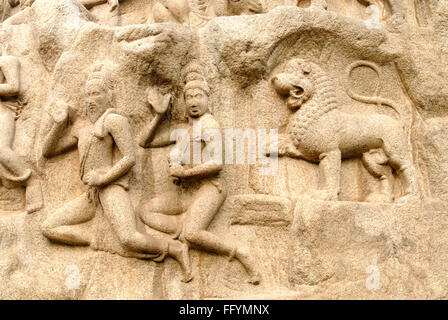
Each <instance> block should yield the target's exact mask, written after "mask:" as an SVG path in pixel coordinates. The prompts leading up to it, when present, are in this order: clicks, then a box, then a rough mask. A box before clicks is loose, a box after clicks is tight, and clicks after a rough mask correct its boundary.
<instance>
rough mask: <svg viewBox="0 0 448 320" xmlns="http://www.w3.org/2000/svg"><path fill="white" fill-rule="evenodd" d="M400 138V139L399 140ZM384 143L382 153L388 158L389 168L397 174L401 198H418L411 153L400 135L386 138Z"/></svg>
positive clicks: (415, 173)
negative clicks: (401, 193)
mask: <svg viewBox="0 0 448 320" xmlns="http://www.w3.org/2000/svg"><path fill="white" fill-rule="evenodd" d="M400 138H401V139H400ZM383 141H384V146H383V149H384V152H385V153H386V156H387V157H388V158H389V164H390V166H391V167H392V168H393V169H394V170H395V171H396V172H397V173H398V175H399V177H400V180H401V183H402V186H403V196H406V198H407V197H408V196H419V187H418V180H417V171H416V169H415V167H414V165H413V164H412V161H411V158H410V155H411V151H410V149H409V147H408V144H407V143H406V140H405V139H404V137H403V136H402V135H398V136H397V135H396V136H392V137H388V138H386V139H384V140H383Z"/></svg>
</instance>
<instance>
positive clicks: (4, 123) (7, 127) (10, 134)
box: [0, 56, 43, 213]
mask: <svg viewBox="0 0 448 320" xmlns="http://www.w3.org/2000/svg"><path fill="white" fill-rule="evenodd" d="M0 69H1V75H0V76H1V80H2V83H1V84H0V97H1V100H0V103H1V106H0V121H1V125H0V127H1V129H0V130H1V134H0V136H1V138H0V139H1V142H0V146H1V152H0V157H1V158H0V172H1V173H0V176H1V178H0V180H1V183H2V185H3V186H5V187H6V188H14V187H15V188H17V187H21V186H23V187H25V188H26V211H27V212H28V213H33V212H35V211H37V210H40V209H42V206H43V200H42V191H41V186H40V181H39V179H38V178H37V177H36V175H35V174H33V172H32V170H31V167H30V165H29V161H28V163H27V159H24V157H23V156H21V155H19V154H17V152H16V151H15V150H13V143H14V138H15V132H16V125H15V122H16V119H17V118H18V117H19V116H20V113H21V111H22V110H21V109H22V107H21V104H20V102H19V101H18V99H17V96H18V95H19V94H20V93H21V92H20V89H21V87H20V61H19V60H18V59H17V58H16V57H12V56H2V57H0ZM28 160H29V159H28Z"/></svg>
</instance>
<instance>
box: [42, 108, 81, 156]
mask: <svg viewBox="0 0 448 320" xmlns="http://www.w3.org/2000/svg"><path fill="white" fill-rule="evenodd" d="M60 107H61V106H60ZM55 117H56V120H55ZM51 121H52V126H51V129H50V131H49V132H48V134H47V135H46V136H45V138H44V142H43V146H42V155H43V156H44V157H46V158H50V157H53V156H56V155H58V154H61V153H64V152H66V151H68V150H70V149H72V148H73V147H75V146H76V145H77V144H78V139H77V138H76V137H75V136H73V135H71V134H70V135H65V136H64V131H65V130H66V129H67V128H68V126H69V110H68V107H61V110H59V112H57V113H56V114H55V115H54V117H53V116H52V119H51Z"/></svg>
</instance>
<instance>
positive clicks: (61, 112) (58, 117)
mask: <svg viewBox="0 0 448 320" xmlns="http://www.w3.org/2000/svg"><path fill="white" fill-rule="evenodd" d="M50 113H51V116H52V118H53V120H54V122H56V123H58V124H60V123H64V122H66V121H67V120H68V119H70V116H71V115H72V109H71V108H70V106H69V105H68V104H65V103H58V104H57V105H56V106H55V107H54V108H53V110H51V111H50Z"/></svg>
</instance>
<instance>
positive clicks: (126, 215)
mask: <svg viewBox="0 0 448 320" xmlns="http://www.w3.org/2000/svg"><path fill="white" fill-rule="evenodd" d="M100 201H101V205H102V207H103V211H104V215H105V216H106V218H107V219H108V220H109V222H110V224H111V226H112V229H113V230H114V231H115V233H116V235H117V237H118V239H119V240H120V243H121V245H122V246H123V247H124V248H125V249H126V250H129V251H131V252H137V253H145V254H149V255H154V256H153V257H152V259H154V260H155V261H162V260H163V259H164V258H165V256H166V254H169V255H171V256H172V257H173V258H174V259H176V260H177V261H178V262H179V264H180V266H181V268H182V269H183V271H184V272H185V274H184V276H185V278H184V281H189V280H191V267H190V261H189V257H188V247H187V246H186V245H184V244H182V243H181V242H179V241H174V240H171V239H169V238H166V239H165V238H162V237H153V236H151V235H149V234H147V233H141V232H138V231H137V221H136V215H135V212H134V209H133V207H132V203H131V200H130V198H129V194H128V193H127V191H126V190H124V189H123V188H122V187H121V186H117V185H110V186H107V187H106V188H104V189H102V190H101V191H100Z"/></svg>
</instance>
